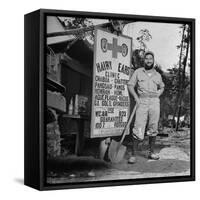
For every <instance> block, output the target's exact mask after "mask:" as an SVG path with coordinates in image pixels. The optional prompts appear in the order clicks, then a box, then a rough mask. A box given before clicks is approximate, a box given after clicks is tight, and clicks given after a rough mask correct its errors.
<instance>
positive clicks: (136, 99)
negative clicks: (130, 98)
mask: <svg viewBox="0 0 200 200" xmlns="http://www.w3.org/2000/svg"><path fill="white" fill-rule="evenodd" d="M135 101H136V104H137V105H139V104H140V99H139V98H138V97H136V98H135Z"/></svg>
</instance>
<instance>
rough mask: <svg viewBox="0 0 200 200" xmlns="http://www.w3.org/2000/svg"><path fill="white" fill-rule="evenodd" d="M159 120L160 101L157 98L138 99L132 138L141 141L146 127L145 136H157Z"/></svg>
mask: <svg viewBox="0 0 200 200" xmlns="http://www.w3.org/2000/svg"><path fill="white" fill-rule="evenodd" d="M159 118H160V99H159V98H158V97H153V98H152V97H151V98H150V97H142V98H141V97H140V104H139V105H138V107H137V110H136V116H135V123H134V128H133V136H135V137H136V138H137V139H139V140H143V139H144V135H145V129H146V126H147V135H149V136H156V135H157V134H158V121H159ZM147 122H148V124H147Z"/></svg>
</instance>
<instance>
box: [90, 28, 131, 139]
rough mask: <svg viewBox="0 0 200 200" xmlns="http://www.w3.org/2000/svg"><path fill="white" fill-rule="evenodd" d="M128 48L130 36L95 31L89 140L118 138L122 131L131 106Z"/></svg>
mask: <svg viewBox="0 0 200 200" xmlns="http://www.w3.org/2000/svg"><path fill="white" fill-rule="evenodd" d="M131 46H132V39H131V38H130V37H127V36H122V35H120V36H117V35H115V34H112V33H110V32H107V31H105V30H101V29H96V30H95V45H94V65H93V93H92V120H91V131H90V132H91V133H90V136H91V137H92V138H93V137H109V136H117V135H121V134H122V131H123V130H124V128H125V125H126V123H127V120H128V117H129V107H130V101H129V94H128V89H127V83H128V81H129V78H130V64H131ZM127 134H128V131H127Z"/></svg>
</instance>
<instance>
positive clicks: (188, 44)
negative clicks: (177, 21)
mask: <svg viewBox="0 0 200 200" xmlns="http://www.w3.org/2000/svg"><path fill="white" fill-rule="evenodd" d="M187 31H188V34H187V38H188V41H187V47H186V54H185V60H184V63H183V72H182V81H181V82H182V89H181V94H180V98H179V99H180V100H179V104H178V116H177V123H176V131H177V130H178V127H179V121H180V120H179V119H180V114H181V107H182V102H183V97H184V90H185V69H186V65H187V59H188V53H189V46H190V29H188V30H187Z"/></svg>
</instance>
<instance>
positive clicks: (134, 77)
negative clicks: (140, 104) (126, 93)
mask: <svg viewBox="0 0 200 200" xmlns="http://www.w3.org/2000/svg"><path fill="white" fill-rule="evenodd" d="M136 83H137V70H136V71H135V72H134V73H133V75H132V76H131V78H130V80H129V82H128V83H127V85H128V86H133V87H135V85H136Z"/></svg>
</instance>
